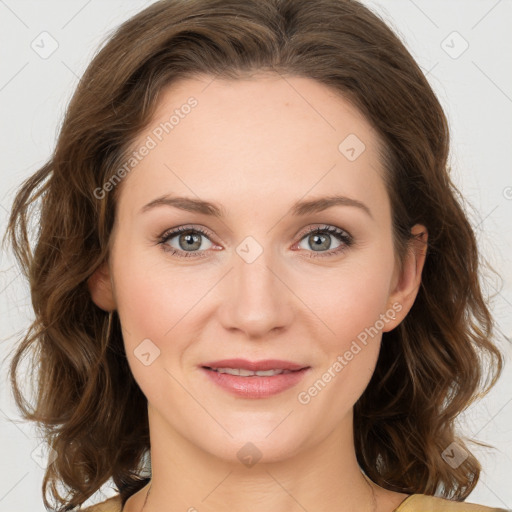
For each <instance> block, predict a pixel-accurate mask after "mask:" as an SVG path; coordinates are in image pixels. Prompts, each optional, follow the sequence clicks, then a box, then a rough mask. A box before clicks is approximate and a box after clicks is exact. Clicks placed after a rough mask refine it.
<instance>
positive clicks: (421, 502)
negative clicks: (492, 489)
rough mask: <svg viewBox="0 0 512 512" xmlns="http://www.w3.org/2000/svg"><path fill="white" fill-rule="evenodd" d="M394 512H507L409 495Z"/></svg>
mask: <svg viewBox="0 0 512 512" xmlns="http://www.w3.org/2000/svg"><path fill="white" fill-rule="evenodd" d="M394 512H507V510H506V509H504V508H492V507H486V506H484V505H477V504H476V503H467V502H465V501H453V500H449V499H446V498H439V497H437V496H427V495H425V494H411V495H410V496H409V497H408V498H406V499H405V500H404V501H402V503H401V504H400V506H399V507H398V508H396V509H395V510H394Z"/></svg>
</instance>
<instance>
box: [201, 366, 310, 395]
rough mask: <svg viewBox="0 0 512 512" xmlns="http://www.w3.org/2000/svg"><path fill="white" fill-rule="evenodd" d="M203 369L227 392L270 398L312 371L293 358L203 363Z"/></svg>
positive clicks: (211, 379) (211, 380)
mask: <svg viewBox="0 0 512 512" xmlns="http://www.w3.org/2000/svg"><path fill="white" fill-rule="evenodd" d="M200 368H201V370H202V371H203V372H204V373H205V375H206V376H207V377H208V378H209V380H210V382H213V383H215V384H216V385H217V386H219V387H220V388H221V389H223V390H224V391H227V392H229V393H230V394H232V395H235V396H237V397H242V398H267V397H270V396H273V395H276V394H278V393H281V392H283V391H285V390H287V389H290V388H292V387H293V386H296V385H297V384H298V383H299V382H300V381H301V380H302V379H303V378H304V376H305V374H306V373H308V371H309V370H310V368H311V367H310V366H303V365H300V364H297V363H293V362H290V361H282V360H275V359H274V360H265V361H258V362H251V361H247V360H242V359H236V360H235V359H230V360H226V359H225V360H222V361H216V362H211V363H206V364H204V365H202V366H201V367H200Z"/></svg>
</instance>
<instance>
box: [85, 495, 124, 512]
mask: <svg viewBox="0 0 512 512" xmlns="http://www.w3.org/2000/svg"><path fill="white" fill-rule="evenodd" d="M121 508H122V501H121V496H120V495H119V494H116V495H115V496H112V498H109V499H108V500H105V501H102V502H101V503H98V504H97V505H91V506H90V507H87V508H84V510H83V511H82V512H121Z"/></svg>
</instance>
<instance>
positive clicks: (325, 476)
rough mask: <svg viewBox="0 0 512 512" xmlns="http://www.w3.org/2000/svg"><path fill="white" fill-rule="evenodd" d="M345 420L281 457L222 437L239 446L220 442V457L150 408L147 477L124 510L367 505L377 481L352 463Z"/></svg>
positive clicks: (279, 510)
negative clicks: (232, 447)
mask: <svg viewBox="0 0 512 512" xmlns="http://www.w3.org/2000/svg"><path fill="white" fill-rule="evenodd" d="M352 423H353V419H352V414H350V415H348V416H347V418H346V419H345V420H344V422H343V423H342V424H341V425H340V426H339V428H337V429H336V430H334V431H332V432H331V433H330V434H328V435H327V436H326V437H325V438H323V439H322V440H321V441H319V442H317V443H313V442H312V443H310V444H309V445H308V446H307V447H301V450H300V452H297V453H296V454H292V455H291V456H288V457H282V456H279V454H277V455H276V456H275V457H274V458H271V457H267V458H266V459H265V457H264V455H265V454H264V453H259V450H258V448H257V447H256V446H255V445H253V444H249V443H247V442H244V441H240V442H239V443H238V444H237V443H236V442H233V441H232V440H230V442H231V443H232V444H233V445H235V446H240V448H241V449H239V450H233V454H234V455H235V456H234V457H231V458H230V457H229V453H230V452H229V450H228V456H227V457H224V458H219V457H217V456H214V455H212V454H211V453H209V452H206V451H204V450H202V449H201V448H200V447H198V446H196V445H195V444H192V443H190V442H189V441H188V440H187V438H186V437H183V436H181V435H179V433H178V432H176V431H175V430H174V429H172V428H170V427H169V425H168V424H167V423H165V422H164V421H163V418H162V417H161V416H159V415H158V414H157V413H156V411H154V410H150V430H151V432H150V435H151V470H152V479H151V483H150V484H148V485H147V486H146V487H145V488H144V489H142V491H141V494H140V493H138V494H140V496H139V497H138V499H136V500H135V499H134V500H132V498H134V497H132V498H130V500H128V501H131V500H132V502H131V503H130V504H128V502H127V504H126V506H125V509H124V511H125V512H141V511H142V510H143V512H155V511H157V510H158V511H165V510H186V511H190V512H195V511H197V510H200V511H201V512H223V511H225V510H226V504H229V509H231V510H244V511H246V512H259V511H261V510H262V509H265V510H267V511H269V512H303V511H304V510H315V511H318V512H332V511H333V510H336V511H338V510H339V511H342V510H343V511H345V510H347V511H349V510H350V511H354V512H373V511H374V510H377V503H376V493H375V490H376V489H377V487H376V486H375V484H373V483H372V482H371V481H369V479H366V477H365V476H364V474H363V473H362V472H361V469H360V467H359V465H358V463H357V459H356V455H355V451H354V444H353V434H352ZM237 451H238V455H237V454H236V452H237ZM259 456H261V459H260V460H259V461H257V462H256V463H254V461H255V460H256V459H258V457H259ZM264 460H267V461H266V462H265V461H264ZM244 461H246V462H244ZM251 462H252V463H253V464H252V465H251ZM149 489H151V492H150V494H149V495H148V491H149ZM377 494H378V493H377ZM146 498H147V500H146ZM144 502H145V504H144ZM135 505H137V506H139V505H140V506H139V507H138V508H135Z"/></svg>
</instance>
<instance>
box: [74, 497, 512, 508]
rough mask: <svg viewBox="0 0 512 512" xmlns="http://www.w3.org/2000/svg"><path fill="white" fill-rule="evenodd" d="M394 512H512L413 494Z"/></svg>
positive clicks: (114, 502)
mask: <svg viewBox="0 0 512 512" xmlns="http://www.w3.org/2000/svg"><path fill="white" fill-rule="evenodd" d="M121 508H122V503H121V496H119V495H116V496H113V497H112V498H109V499H108V500H105V501H102V502H101V503H98V504H97V505H92V506H90V507H87V508H86V509H84V510H83V512H121ZM394 512H512V511H510V510H506V509H504V508H491V507H486V506H484V505H478V504H476V503H466V502H464V501H453V500H448V499H444V498H438V497H436V496H427V495H425V494H411V495H410V496H409V497H408V498H406V499H405V500H404V501H402V503H401V504H400V505H399V507H398V508H396V509H395V510H394Z"/></svg>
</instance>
